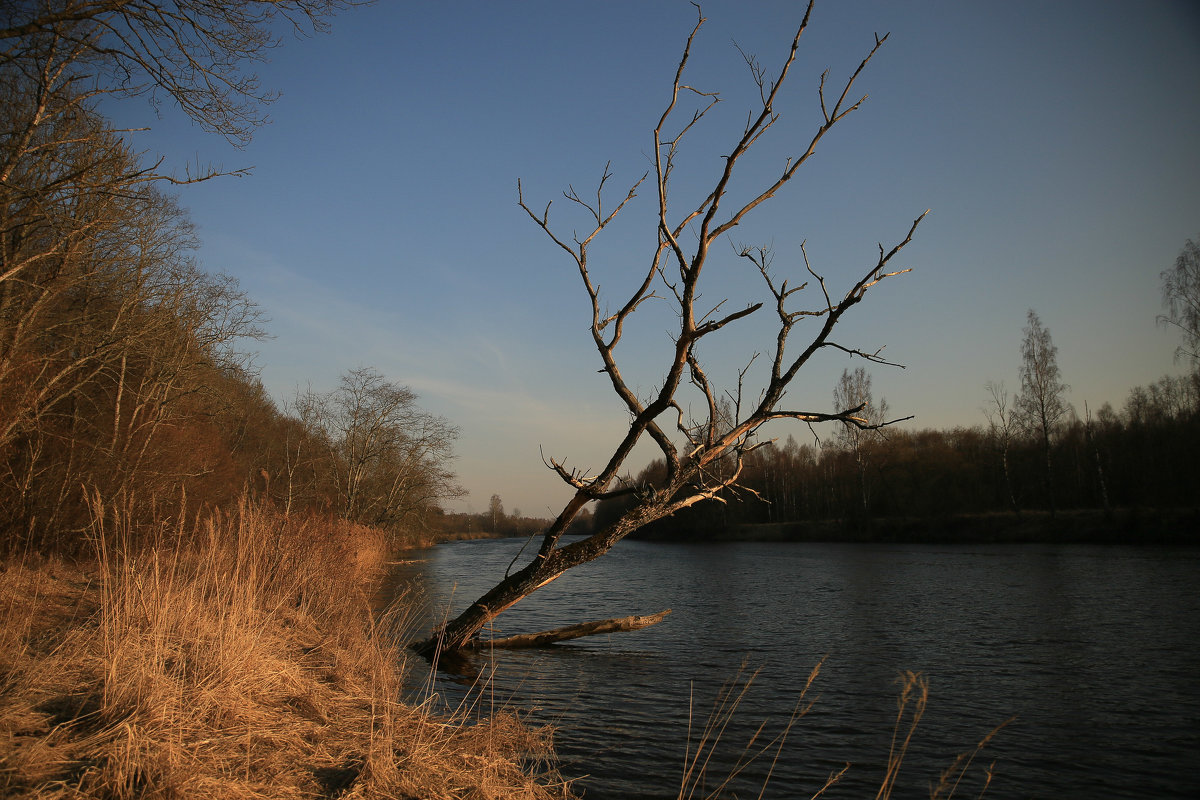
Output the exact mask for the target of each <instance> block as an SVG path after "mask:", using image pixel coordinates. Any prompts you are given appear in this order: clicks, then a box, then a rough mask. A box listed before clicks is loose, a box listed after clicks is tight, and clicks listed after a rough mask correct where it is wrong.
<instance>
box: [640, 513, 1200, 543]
mask: <svg viewBox="0 0 1200 800" xmlns="http://www.w3.org/2000/svg"><path fill="white" fill-rule="evenodd" d="M1196 531H1200V509H1197V508H1165V509H1147V508H1141V509H1138V508H1122V509H1113V510H1112V511H1111V512H1105V511H1103V510H1101V509H1070V510H1064V511H1059V512H1058V513H1056V514H1054V515H1051V514H1050V513H1049V512H1047V511H1024V512H1022V513H1021V514H1013V513H1007V512H1006V513H989V514H958V515H946V516H938V517H881V518H873V519H866V520H862V519H859V520H843V519H831V520H817V521H805V522H784V523H762V524H747V525H732V526H728V527H719V526H714V527H711V528H700V529H692V530H689V531H686V532H678V533H676V532H667V533H662V534H654V535H650V536H641V537H639V538H646V539H649V540H654V541H672V540H686V541H690V542H696V541H709V542H892V543H898V544H1035V543H1043V544H1052V543H1057V544H1107V545H1175V546H1200V535H1197V534H1196V533H1195V532H1196Z"/></svg>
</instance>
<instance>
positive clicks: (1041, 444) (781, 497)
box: [594, 241, 1200, 535]
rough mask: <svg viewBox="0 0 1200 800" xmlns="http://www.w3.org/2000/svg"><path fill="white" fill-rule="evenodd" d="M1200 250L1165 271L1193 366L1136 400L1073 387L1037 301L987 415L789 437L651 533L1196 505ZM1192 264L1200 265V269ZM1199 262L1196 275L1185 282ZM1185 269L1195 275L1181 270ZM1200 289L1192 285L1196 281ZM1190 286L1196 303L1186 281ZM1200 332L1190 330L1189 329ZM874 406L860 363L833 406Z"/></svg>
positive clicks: (986, 393) (882, 411)
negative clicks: (728, 486) (1188, 313)
mask: <svg viewBox="0 0 1200 800" xmlns="http://www.w3.org/2000/svg"><path fill="white" fill-rule="evenodd" d="M1197 253H1198V251H1197V250H1196V246H1195V244H1194V243H1193V242H1191V241H1189V242H1188V244H1187V246H1186V247H1185V249H1184V252H1183V254H1182V255H1181V256H1180V260H1179V261H1178V262H1177V264H1176V268H1175V269H1174V270H1169V271H1167V272H1164V273H1163V279H1164V286H1165V287H1166V289H1165V296H1164V306H1165V307H1166V308H1167V309H1168V314H1167V315H1165V316H1164V320H1163V321H1164V324H1168V325H1175V326H1180V327H1182V328H1183V330H1184V333H1185V337H1184V338H1185V344H1184V345H1183V346H1181V348H1180V351H1179V353H1180V356H1181V357H1182V358H1186V359H1188V360H1190V362H1191V365H1192V367H1193V369H1192V370H1191V371H1190V372H1188V373H1186V374H1183V375H1178V376H1171V375H1167V376H1164V377H1162V378H1160V379H1159V380H1157V381H1155V382H1153V383H1151V384H1149V385H1147V386H1138V387H1135V388H1133V389H1132V390H1131V391H1130V393H1129V395H1128V397H1127V399H1126V400H1125V402H1124V404H1123V405H1122V406H1121V407H1120V408H1114V407H1113V406H1112V404H1111V403H1104V404H1103V405H1101V406H1100V407H1099V408H1097V409H1092V408H1090V407H1089V406H1088V405H1087V404H1086V403H1085V404H1084V407H1083V409H1082V413H1081V411H1080V410H1077V409H1076V408H1075V407H1074V406H1073V405H1072V404H1071V403H1069V402H1068V401H1067V399H1066V397H1067V393H1068V391H1069V388H1070V387H1069V386H1068V385H1067V384H1066V383H1065V382H1063V379H1062V375H1061V372H1060V369H1059V367H1058V363H1057V348H1055V346H1054V344H1053V341H1052V339H1051V337H1050V332H1049V330H1048V329H1047V328H1046V327H1045V326H1044V325H1043V324H1042V322H1041V319H1040V318H1039V317H1038V315H1037V314H1036V313H1035V312H1033V311H1030V312H1029V315H1028V318H1027V320H1028V324H1027V325H1026V327H1025V330H1024V339H1023V341H1022V346H1021V363H1020V369H1019V384H1020V388H1019V389H1018V390H1016V391H1014V392H1010V391H1009V390H1008V389H1007V388H1006V387H1005V385H1004V383H1003V382H998V381H989V382H987V384H986V385H985V386H984V387H983V393H982V394H981V397H980V400H981V401H982V406H981V411H982V417H983V421H982V422H981V424H979V425H975V426H965V427H955V428H952V429H942V430H939V429H921V430H904V429H897V428H893V427H877V428H868V429H864V428H860V427H857V426H852V425H843V426H842V427H841V429H840V430H838V431H837V432H836V433H835V435H833V436H830V437H827V438H825V439H824V440H822V439H820V438H817V437H816V435H815V434H814V436H813V438H812V439H811V440H810V441H807V442H798V441H797V440H796V438H795V437H794V436H788V437H787V439H786V440H785V441H784V442H783V443H779V442H771V443H769V444H767V445H765V446H763V447H761V448H758V449H757V450H755V451H754V452H753V453H751V454H749V455H748V456H747V458H746V459H745V463H744V465H743V468H742V474H741V478H740V480H739V483H738V486H737V487H736V488H735V489H733V490H731V491H728V492H727V493H725V494H724V495H723V496H722V497H720V498H718V499H716V500H713V501H709V502H706V503H704V504H702V505H698V506H696V507H694V508H691V509H687V510H685V511H683V512H681V513H679V514H677V515H676V516H674V517H672V518H671V519H668V520H662V521H659V522H656V523H654V524H653V525H651V526H648V527H647V529H646V531H645V533H646V534H647V535H684V534H686V533H687V532H689V531H697V530H699V531H704V530H710V529H726V528H728V527H730V526H734V525H745V524H763V523H801V522H814V521H829V520H836V521H841V522H842V523H843V524H845V525H848V526H861V525H863V524H864V523H868V522H869V521H870V520H872V519H876V518H938V517H948V516H952V515H964V514H989V513H997V512H1004V513H1011V514H1014V515H1016V516H1019V515H1020V514H1021V513H1022V512H1024V511H1037V512H1048V513H1049V514H1050V515H1053V514H1054V513H1055V512H1056V511H1057V510H1059V509H1097V510H1103V511H1106V512H1111V511H1112V510H1113V509H1115V508H1121V509H1133V510H1136V509H1163V508H1177V507H1193V506H1194V505H1195V503H1196V500H1195V496H1194V495H1195V490H1194V487H1195V486H1197V485H1200V461H1198V460H1197V459H1196V457H1195V454H1196V453H1197V452H1200V369H1197V368H1196V367H1197V357H1196V355H1195V352H1196V348H1195V343H1196V342H1197V341H1198V339H1197V336H1196V333H1195V331H1196V330H1197V325H1196V319H1197V317H1196V316H1195V315H1194V314H1193V316H1192V317H1191V321H1190V327H1188V325H1189V323H1188V321H1187V320H1186V319H1184V317H1183V316H1182V315H1181V314H1179V313H1178V309H1187V308H1196V305H1195V303H1194V298H1195V297H1197V296H1200V295H1198V294H1197V289H1198V288H1200V281H1197V280H1195V278H1194V276H1195V275H1196V274H1197V273H1196V272H1195V266H1196V265H1198V264H1200V258H1197ZM1188 270H1191V272H1190V273H1189V272H1188ZM1188 274H1191V275H1192V276H1193V278H1192V279H1191V280H1190V283H1189V282H1188V281H1186V280H1184V277H1186V276H1187V275H1188ZM1181 276H1184V277H1181ZM1188 287H1190V289H1189V288H1188ZM1185 290H1186V291H1190V292H1191V294H1190V297H1191V298H1193V300H1192V301H1189V300H1188V296H1184V295H1181V294H1180V292H1181V291H1185ZM1189 331H1190V333H1189ZM859 404H863V405H864V406H865V410H864V414H865V415H866V417H867V418H868V419H869V420H874V421H876V422H881V421H882V420H883V419H885V418H886V416H887V401H886V399H881V400H880V401H879V402H878V403H876V402H875V400H874V398H873V393H872V390H871V376H870V374H869V373H867V372H866V371H865V370H864V369H863V368H858V369H856V370H854V371H851V370H846V371H845V372H844V373H843V375H842V378H841V380H840V381H839V382H838V384H837V386H836V387H835V389H834V392H833V406H834V407H835V408H846V407H849V406H850V405H859ZM662 471H663V464H662V463H661V462H658V461H656V462H654V463H651V464H650V465H649V466H647V467H646V468H644V469H643V470H642V471H641V472H640V473H638V474H637V475H636V476H633V477H631V478H629V479H628V480H629V481H630V483H631V484H633V485H639V484H642V483H646V484H652V483H653V482H654V481H656V480H658V479H659V478H660V476H661V473H662ZM622 506H623V502H622V500H620V499H614V500H608V501H605V502H603V503H600V504H599V505H598V506H597V508H596V512H595V517H594V521H595V524H596V525H604V524H606V523H607V522H608V521H609V520H612V519H614V518H617V517H619V516H620V514H622V513H624V509H623V507H622Z"/></svg>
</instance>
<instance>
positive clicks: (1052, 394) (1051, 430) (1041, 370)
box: [1016, 308, 1071, 515]
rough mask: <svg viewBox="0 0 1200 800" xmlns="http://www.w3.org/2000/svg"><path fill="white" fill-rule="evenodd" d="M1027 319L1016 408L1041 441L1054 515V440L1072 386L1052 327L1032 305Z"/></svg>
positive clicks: (1045, 473)
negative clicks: (1065, 378)
mask: <svg viewBox="0 0 1200 800" xmlns="http://www.w3.org/2000/svg"><path fill="white" fill-rule="evenodd" d="M1027 320H1028V323H1027V324H1026V326H1025V328H1024V339H1022V341H1021V393H1020V394H1019V395H1017V403H1016V409H1017V412H1018V414H1019V418H1020V420H1021V422H1022V425H1023V426H1024V427H1025V428H1026V430H1028V431H1030V433H1032V434H1033V435H1035V436H1036V437H1037V438H1038V441H1039V442H1040V443H1041V448H1042V465H1043V467H1044V469H1045V472H1044V478H1045V483H1046V493H1047V500H1048V502H1049V504H1050V513H1051V514H1052V515H1053V514H1054V513H1055V511H1056V508H1055V500H1054V468H1053V459H1052V450H1051V439H1052V437H1053V436H1054V434H1055V432H1056V431H1057V430H1058V427H1059V424H1060V423H1061V422H1062V421H1063V419H1064V418H1065V417H1066V416H1067V415H1068V414H1069V413H1070V410H1071V407H1070V405H1069V404H1068V403H1067V400H1066V396H1067V391H1068V390H1069V389H1070V388H1071V387H1069V386H1067V384H1065V383H1063V380H1062V374H1061V373H1060V372H1059V369H1058V348H1057V347H1056V346H1055V345H1054V341H1053V340H1052V339H1051V338H1050V330H1049V329H1048V328H1046V327H1045V326H1043V325H1042V320H1041V318H1040V317H1038V315H1037V312H1035V311H1034V310H1033V309H1032V308H1031V309H1029V314H1028V316H1027Z"/></svg>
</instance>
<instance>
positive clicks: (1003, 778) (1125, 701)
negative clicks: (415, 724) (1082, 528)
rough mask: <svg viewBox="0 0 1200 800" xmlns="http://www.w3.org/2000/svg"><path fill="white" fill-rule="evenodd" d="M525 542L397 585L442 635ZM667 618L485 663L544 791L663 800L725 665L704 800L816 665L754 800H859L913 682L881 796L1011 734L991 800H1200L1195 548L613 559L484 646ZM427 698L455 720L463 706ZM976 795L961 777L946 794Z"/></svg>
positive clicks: (838, 548)
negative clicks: (537, 736)
mask: <svg viewBox="0 0 1200 800" xmlns="http://www.w3.org/2000/svg"><path fill="white" fill-rule="evenodd" d="M523 544H524V542H522V541H518V540H500V541H472V542H456V543H450V544H444V545H440V546H438V547H436V548H433V549H431V550H427V551H423V552H422V553H421V554H420V555H418V556H417V557H418V558H421V559H423V560H421V561H418V562H416V563H413V564H408V565H403V566H401V567H400V568H399V571H398V572H397V574H396V575H395V579H396V581H397V582H398V583H400V584H405V583H416V584H419V585H420V586H422V587H423V590H424V592H425V594H426V596H427V599H428V604H427V605H426V611H427V612H428V613H429V614H431V615H442V616H444V615H445V613H446V609H447V608H448V607H449V608H452V609H453V611H454V612H457V611H458V610H460V609H461V608H462V607H463V606H464V605H466V604H467V603H468V602H469V601H471V600H473V599H475V598H476V597H477V596H478V595H479V594H480V593H481V592H482V591H483V590H485V589H487V588H488V587H490V586H491V585H492V584H493V583H494V582H495V581H497V580H498V579H499V578H501V577H502V576H503V575H504V572H505V570H506V568H508V566H509V564H510V562H511V561H512V560H513V557H514V556H515V555H516V554H517V553H518V551H519V550H520V549H521V547H522V545H523ZM530 547H533V545H532V544H531V545H530ZM527 556H528V552H527V553H526V554H524V555H522V562H523V560H524V559H525V558H527ZM664 608H671V609H673V613H672V614H671V616H669V617H668V618H667V619H666V620H665V621H664V622H663V623H661V624H659V625H657V626H655V627H652V628H648V629H645V630H642V631H637V632H633V633H620V634H613V635H611V636H602V637H593V638H591V639H581V640H577V641H576V642H574V643H567V644H560V645H557V646H555V647H553V648H550V649H547V650H538V651H511V652H505V653H503V654H498V655H497V656H496V658H495V660H494V673H495V674H494V678H493V680H492V681H491V682H490V684H489V686H488V687H487V688H486V689H484V690H482V692H483V694H482V696H481V697H480V702H482V703H484V704H485V705H486V707H490V706H491V704H492V703H497V704H498V703H501V702H504V703H508V704H509V705H512V706H516V707H518V708H523V709H527V710H530V711H531V712H532V714H533V719H534V720H535V721H545V722H551V723H553V724H555V725H556V726H557V728H558V733H557V734H556V744H557V749H558V752H559V755H560V756H561V759H562V760H561V764H560V767H561V770H562V772H563V773H564V775H565V776H566V777H572V778H579V779H580V780H579V781H578V783H577V784H576V786H577V788H578V789H581V790H582V791H583V792H584V793H585V796H586V797H587V798H673V797H676V796H677V794H678V793H679V787H680V778H681V775H682V774H683V769H684V766H683V765H684V758H685V753H686V752H687V748H688V737H689V727H690V728H691V730H692V734H691V735H692V737H693V739H694V738H695V737H696V736H697V735H698V733H699V731H700V729H701V728H702V727H703V723H704V720H705V718H706V717H707V716H708V714H709V712H710V711H711V709H712V704H713V701H714V700H715V699H716V697H717V694H718V692H719V690H720V689H721V687H722V685H723V684H726V683H727V682H729V681H730V680H731V679H734V678H735V677H736V676H737V675H738V672H739V669H740V668H741V667H742V666H743V664H745V665H746V667H747V668H748V669H749V670H759V672H758V676H757V678H756V679H755V680H754V682H753V685H752V686H751V688H750V690H749V692H748V694H747V696H746V699H745V700H744V701H743V702H742V705H741V707H740V709H739V710H738V713H737V715H736V717H735V720H734V723H732V724H731V726H730V729H729V730H727V731H726V733H725V738H724V740H723V743H722V745H723V746H722V749H721V750H719V751H718V754H717V756H716V758H715V761H714V764H713V765H712V766H710V768H709V775H710V788H711V785H712V780H711V778H712V777H716V778H723V777H724V776H725V775H726V774H727V773H728V772H729V769H730V766H731V764H732V761H731V759H733V758H736V757H737V755H738V754H739V753H740V752H741V751H742V750H743V746H744V744H745V743H746V741H747V740H748V738H749V736H750V735H751V734H752V733H753V731H754V730H755V729H756V728H757V727H758V726H759V725H760V724H762V723H764V722H765V723H766V728H765V729H764V735H766V736H768V737H771V736H774V735H775V734H776V733H778V732H779V730H780V729H781V726H782V725H783V724H784V722H785V721H786V718H787V716H788V714H789V713H790V712H791V709H792V707H793V706H794V705H795V704H796V702H797V700H798V698H799V693H800V690H801V689H802V688H803V686H804V683H805V680H806V678H807V677H808V675H809V672H810V671H811V670H812V668H813V666H814V665H815V664H817V662H818V661H820V660H821V659H822V658H824V659H825V661H824V665H823V667H822V670H821V673H820V675H819V677H818V678H817V681H816V683H815V684H814V687H813V689H812V690H811V691H810V694H809V697H808V699H810V700H811V699H814V698H815V699H816V700H817V702H816V705H815V706H814V707H813V708H812V710H811V711H810V712H809V713H808V715H807V716H806V717H804V718H803V719H802V720H801V721H800V722H799V723H798V724H797V725H796V726H795V728H794V729H793V730H792V732H791V734H790V736H789V737H788V740H787V742H786V744H785V745H784V747H783V750H782V752H781V755H780V757H779V759H778V761H777V763H776V764H775V767H774V773H773V775H772V777H771V781H770V784H769V787H768V789H767V792H766V795H765V796H766V797H779V798H792V797H809V796H811V795H812V794H813V792H815V791H816V790H817V789H819V788H820V786H821V784H822V782H823V781H824V779H825V777H826V776H827V775H828V774H829V773H830V772H831V771H833V770H836V769H840V768H841V767H842V766H843V765H844V764H846V763H847V762H849V763H851V764H852V766H851V768H850V770H849V772H848V773H847V774H846V776H845V777H844V778H843V779H842V781H841V782H840V783H839V784H838V785H836V786H835V787H833V788H832V789H830V790H829V792H828V793H827V794H826V795H825V796H826V797H830V798H838V797H854V798H859V797H864V796H867V797H869V796H874V793H875V791H876V789H877V788H878V786H879V782H880V780H881V778H882V776H883V771H884V766H885V764H886V763H887V756H888V745H889V742H890V740H891V734H892V725H893V721H894V719H895V715H896V692H897V689H898V686H897V684H896V678H897V677H898V675H899V674H900V673H901V672H902V671H904V670H913V671H920V672H922V673H923V674H924V675H925V676H926V677H927V678H928V679H929V683H930V700H929V706H928V709H927V711H926V713H925V718H924V719H923V720H922V722H921V725H920V727H919V728H918V731H917V733H916V735H915V737H914V739H913V744H912V746H911V748H910V751H909V756H908V758H907V759H906V761H905V763H904V767H903V769H902V771H901V773H900V778H899V781H898V782H897V784H896V788H895V792H894V795H893V796H894V797H896V798H907V797H928V796H929V784H930V782H931V781H932V782H936V780H937V778H938V775H939V774H940V772H941V770H942V769H944V768H945V767H947V766H949V764H950V763H951V761H953V759H954V757H955V756H956V755H957V754H958V753H960V752H963V751H967V750H971V749H973V748H974V745H975V744H976V743H977V742H978V741H979V740H980V739H982V738H983V737H984V736H985V735H987V733H988V732H989V731H991V730H992V729H993V728H994V727H995V726H997V725H999V724H1000V723H1002V722H1004V721H1005V720H1006V719H1009V718H1010V717H1016V719H1015V721H1013V722H1012V723H1011V724H1010V725H1009V726H1008V727H1006V728H1005V729H1004V730H1003V731H1001V732H1000V733H999V734H998V735H997V737H996V739H995V740H994V741H993V742H992V743H991V744H990V745H989V746H988V747H987V749H986V750H985V751H984V752H983V753H982V755H981V756H980V757H979V758H978V759H977V760H976V765H977V767H978V766H987V765H989V764H991V763H992V762H993V761H994V762H995V768H994V774H995V775H994V778H993V781H992V784H991V787H990V788H989V790H988V793H987V796H988V797H991V798H1008V797H1022V798H1026V797H1045V798H1064V797H1078V798H1147V797H1155V798H1166V797H1181V798H1182V797H1189V798H1190V797H1193V796H1195V795H1194V792H1195V790H1196V785H1197V780H1196V778H1195V764H1196V763H1198V762H1197V761H1196V759H1197V758H1198V754H1200V658H1198V654H1200V550H1197V549H1141V548H1136V549H1135V548H1120V547H1087V546H1050V545H1045V546H1022V545H1004V546H930V545H863V544H853V545H838V544H811V543H810V544H754V543H740V544H697V545H682V544H654V543H647V542H638V541H625V542H622V543H621V544H619V545H618V546H617V547H616V548H615V549H614V550H612V551H611V552H610V553H609V554H608V555H607V556H605V557H603V558H601V559H599V560H598V561H595V562H593V563H591V564H588V565H585V566H583V567H581V568H579V569H577V570H574V571H572V572H571V573H568V574H567V575H565V576H563V577H562V578H560V579H559V580H558V581H557V582H555V583H554V584H551V585H549V586H547V587H545V588H544V589H542V590H541V591H539V592H538V593H537V594H535V595H533V596H532V597H530V598H527V599H526V600H524V601H522V603H520V604H518V605H517V606H515V607H514V608H513V609H511V610H510V611H509V612H507V613H505V614H504V615H503V616H501V617H500V618H499V619H498V620H497V623H498V624H499V625H502V626H503V627H502V628H498V629H497V631H496V633H497V634H509V633H520V632H529V631H535V630H542V629H546V628H552V627H557V626H559V625H564V624H570V623H574V622H580V621H585V620H592V619H602V618H607V617H618V616H624V615H627V614H643V613H652V612H656V611H660V610H662V609H664ZM484 667H485V669H487V661H486V660H485V661H484ZM436 689H437V691H438V693H439V694H440V695H441V696H442V697H443V698H445V699H446V701H447V702H449V703H451V704H453V703H456V702H458V701H459V700H461V697H462V693H463V692H464V691H466V690H465V689H463V688H462V687H460V686H458V685H456V684H454V683H451V682H449V681H444V680H439V681H438V682H437V686H436ZM689 713H690V714H691V716H692V722H691V725H690V726H689ZM769 768H770V759H769V758H764V759H762V760H761V763H756V764H754V765H752V766H751V767H750V768H749V769H747V770H746V771H745V772H744V773H742V775H741V776H740V777H739V779H738V780H737V781H736V782H735V783H734V784H733V791H736V793H737V794H738V796H741V797H756V796H757V795H758V789H759V785H760V784H761V782H762V779H763V777H764V776H765V775H766V773H767V770H768V769H769ZM977 772H978V770H977V769H975V768H973V770H972V774H975V773H977ZM978 791H979V784H978V776H977V778H976V780H975V782H974V783H972V784H971V786H969V787H968V786H966V785H965V784H964V786H963V787H960V789H959V792H958V794H957V795H956V796H959V797H974V796H976V795H977V794H978ZM697 796H702V795H700V794H699V793H698V794H697Z"/></svg>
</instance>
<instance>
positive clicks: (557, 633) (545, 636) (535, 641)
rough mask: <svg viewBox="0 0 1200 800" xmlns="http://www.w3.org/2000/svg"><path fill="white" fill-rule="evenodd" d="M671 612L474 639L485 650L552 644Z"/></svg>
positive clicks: (651, 621) (643, 624) (633, 626)
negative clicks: (493, 637)
mask: <svg viewBox="0 0 1200 800" xmlns="http://www.w3.org/2000/svg"><path fill="white" fill-rule="evenodd" d="M670 613H671V609H669V608H668V609H667V610H665V611H660V612H658V613H657V614H633V615H631V616H628V617H618V618H616V619H602V620H597V621H595V622H582V623H579V624H578V625H567V626H566V627H563V628H555V629H554V630H551V631H542V632H541V633H522V634H518V635H516V636H504V637H501V638H499V639H485V640H482V641H477V642H476V643H475V647H476V648H477V649H479V650H485V649H487V648H491V647H503V648H506V649H509V650H515V649H518V648H523V647H545V646H546V645H550V644H554V643H555V642H563V641H566V640H568V639H578V638H580V637H583V636H595V635H597V634H601V633H618V632H622V631H636V630H640V629H641V628H648V627H650V626H651V625H657V624H658V623H660V622H662V621H663V620H664V619H666V616H667V614H670Z"/></svg>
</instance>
